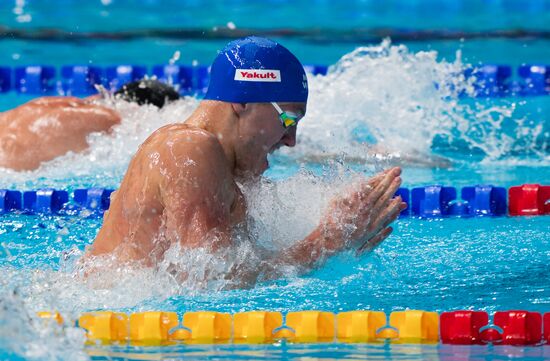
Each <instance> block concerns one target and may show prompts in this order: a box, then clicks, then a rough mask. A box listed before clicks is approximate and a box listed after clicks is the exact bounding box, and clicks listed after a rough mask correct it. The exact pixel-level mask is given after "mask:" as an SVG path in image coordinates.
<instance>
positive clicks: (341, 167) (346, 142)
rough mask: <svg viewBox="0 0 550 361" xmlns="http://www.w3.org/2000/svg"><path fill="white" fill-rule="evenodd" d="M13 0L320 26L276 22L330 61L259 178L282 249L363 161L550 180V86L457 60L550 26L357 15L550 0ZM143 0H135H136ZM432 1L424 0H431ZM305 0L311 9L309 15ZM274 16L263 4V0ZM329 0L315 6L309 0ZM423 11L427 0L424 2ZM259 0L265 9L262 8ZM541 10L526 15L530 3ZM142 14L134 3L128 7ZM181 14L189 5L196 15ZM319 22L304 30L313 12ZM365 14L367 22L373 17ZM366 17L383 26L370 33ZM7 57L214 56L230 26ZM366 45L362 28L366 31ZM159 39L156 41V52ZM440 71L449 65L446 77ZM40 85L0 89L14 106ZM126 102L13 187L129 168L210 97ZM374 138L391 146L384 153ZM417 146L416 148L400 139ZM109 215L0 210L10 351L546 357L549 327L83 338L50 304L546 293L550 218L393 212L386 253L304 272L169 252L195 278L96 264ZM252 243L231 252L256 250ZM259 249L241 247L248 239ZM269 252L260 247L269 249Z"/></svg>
mask: <svg viewBox="0 0 550 361" xmlns="http://www.w3.org/2000/svg"><path fill="white" fill-rule="evenodd" d="M59 4H60V5H59V6H55V7H52V6H51V5H48V4H46V3H45V2H39V1H36V2H35V1H30V2H26V1H15V2H10V3H7V2H3V3H2V4H0V23H1V24H3V25H4V26H6V27H9V28H11V29H19V30H23V31H25V32H26V33H25V34H28V33H30V32H32V31H34V30H36V29H38V30H39V29H40V28H55V29H57V30H59V31H68V32H71V31H72V32H80V33H82V32H94V31H103V32H108V33H113V34H120V32H121V31H134V30H136V29H138V30H139V29H147V30H148V31H149V30H158V29H161V30H162V29H172V28H175V27H178V28H184V29H187V30H189V29H199V30H203V31H204V32H205V33H208V34H215V32H214V33H210V31H213V29H214V27H220V28H221V27H229V28H232V27H236V29H237V30H240V29H253V30H254V29H257V30H258V31H259V30H262V29H286V28H289V29H292V30H300V31H301V30H304V29H305V30H308V29H309V30H311V29H312V28H314V29H321V30H320V31H319V34H320V35H319V36H317V37H313V36H311V33H307V34H303V33H302V34H298V35H296V36H290V37H283V36H281V35H275V36H273V37H274V38H275V39H277V40H280V41H281V42H282V43H283V44H284V45H286V46H287V47H288V48H289V49H290V50H292V51H293V52H295V53H296V54H297V56H298V57H299V58H300V60H302V62H304V63H308V64H327V65H333V67H332V68H331V70H330V71H329V74H328V75H327V76H316V77H313V76H311V77H310V79H309V82H310V92H311V94H310V101H309V104H308V114H307V115H306V118H304V119H303V121H302V122H301V124H300V126H299V130H298V145H297V146H296V147H295V148H294V149H286V150H281V151H280V152H279V153H278V154H275V155H274V156H273V157H272V158H270V165H271V167H270V169H269V170H268V171H267V172H266V174H265V176H266V177H265V179H264V180H263V181H262V182H261V183H260V184H259V185H256V186H255V187H251V188H246V189H245V190H246V192H245V194H246V196H247V202H248V203H249V205H250V212H249V214H248V217H249V220H250V224H251V228H252V236H253V237H252V238H253V241H255V242H257V243H259V244H261V245H262V246H264V247H266V248H268V249H272V250H273V251H276V250H279V249H282V248H284V247H286V246H288V245H290V244H292V242H294V241H296V240H297V239H301V238H303V237H304V236H305V235H307V234H308V232H309V231H311V230H312V229H313V228H314V227H315V225H316V223H317V222H318V221H319V218H320V217H321V215H322V213H323V210H324V208H325V207H326V204H327V203H328V201H329V199H330V197H331V196H332V195H334V194H336V193H338V192H339V191H341V190H342V188H343V187H344V185H345V183H346V182H348V181H349V180H350V178H353V177H356V176H358V175H359V174H364V175H367V176H370V175H372V174H374V173H375V172H376V171H379V170H381V169H383V168H385V167H388V166H391V165H394V164H400V165H402V166H403V182H404V184H403V185H404V186H405V187H409V188H412V187H415V186H422V185H428V184H444V185H448V186H454V187H457V189H459V188H460V187H463V186H468V185H475V184H493V185H497V186H504V187H510V186H513V185H520V184H524V183H541V184H548V183H549V182H548V180H550V120H549V119H548V114H550V112H549V110H550V109H549V108H550V97H548V96H538V97H507V98H475V97H471V96H461V95H460V94H461V93H462V92H464V93H467V94H470V95H472V84H471V83H469V82H468V81H467V80H465V79H463V78H462V77H460V74H461V73H462V71H463V70H464V68H465V67H466V66H467V65H468V64H474V65H476V64H478V63H501V64H509V65H512V66H514V67H517V66H518V65H520V64H522V63H542V64H550V50H549V49H550V46H549V45H550V40H549V39H548V37H547V36H546V37H545V36H540V37H527V38H487V39H483V38H481V39H470V38H468V36H466V38H465V39H463V40H461V39H452V40H433V39H432V40H430V39H423V40H415V41H404V42H396V43H394V44H391V43H389V42H387V41H384V42H381V39H376V41H375V42H368V43H367V42H366V41H364V39H363V38H361V37H358V36H351V37H350V36H348V35H349V34H347V35H346V34H344V35H345V36H343V35H342V34H343V33H342V31H346V30H349V29H357V28H365V29H375V28H381V27H387V28H390V29H393V30H396V31H397V30H400V29H401V30H403V29H402V27H403V26H402V24H403V23H404V21H403V19H404V18H405V14H406V19H407V22H406V24H407V27H408V29H405V30H413V31H417V30H423V29H424V30H425V29H451V30H460V31H464V32H474V31H490V30H494V29H516V28H518V27H519V28H527V29H529V30H536V31H545V30H546V31H547V30H548V25H547V24H549V23H550V12H549V11H548V9H549V7H550V5H549V3H548V2H547V1H532V2H529V3H528V4H525V3H524V2H519V1H518V2H514V1H512V2H500V1H486V2H482V3H479V2H476V1H463V2H460V3H458V2H454V1H437V2H429V1H428V2H426V3H424V2H403V1H391V2H385V3H384V5H381V3H380V2H377V1H366V2H365V1H350V2H346V3H345V5H344V3H338V2H332V3H331V2H326V1H316V2H315V6H310V5H306V2H302V1H298V2H291V1H284V0H277V1H269V2H250V1H249V2H244V1H237V0H235V1H226V2H218V1H211V2H205V1H187V2H185V5H182V4H181V2H178V1H166V2H160V1H155V0H142V1H136V2H132V1H101V2H94V3H92V2H89V3H88V2H85V3H82V4H81V3H77V2H76V1H70V0H64V1H60V2H59ZM136 4H138V5H136ZM426 4H427V5H426ZM304 6H308V9H311V12H312V14H311V15H308V16H303V14H302V12H303V8H304ZM268 10H269V13H268V14H269V16H256V15H257V14H264V13H267V12H268ZM313 14H315V16H314V15H313ZM411 14H412V15H411ZM252 15H254V16H252ZM526 18H528V19H529V23H528V27H527V25H526V24H525V19H526ZM121 19H131V20H132V21H121ZM182 24H184V25H183V26H182ZM309 30H308V31H309ZM367 33H368V32H367ZM369 34H370V33H369ZM0 39H1V41H0V65H8V66H19V65H26V64H50V65H55V66H57V67H59V66H62V65H67V64H77V63H88V62H91V63H93V64H97V65H111V64H119V63H120V64H121V63H129V62H131V63H136V64H143V65H147V66H151V65H155V64H162V63H166V62H167V61H168V60H169V59H171V58H173V57H174V54H175V53H176V51H180V52H181V56H180V59H179V60H178V61H179V62H180V63H182V64H189V63H191V62H193V61H196V62H198V63H201V64H208V63H209V62H210V61H211V60H212V59H213V58H214V56H215V54H216V50H217V49H219V48H221V47H222V46H223V44H225V43H226V41H227V39H225V38H223V37H216V36H213V37H212V38H211V39H205V37H204V36H201V33H200V32H199V35H198V36H195V37H191V36H188V35H187V36H183V37H182V36H178V37H174V38H170V37H167V36H164V35H163V36H149V35H147V36H137V37H134V38H132V39H130V40H128V39H122V40H116V39H111V40H108V39H98V38H93V37H91V38H81V39H78V40H74V41H73V40H70V39H65V40H59V39H57V40H56V39H53V38H51V39H46V40H44V39H43V40H40V41H38V40H32V39H30V38H25V37H21V36H20V37H17V36H5V37H2V38H0ZM360 46H366V47H365V48H359V49H357V50H356V48H357V47H360ZM144 49H147V51H146V52H145V51H144ZM434 84H438V86H437V87H435V86H434ZM28 99H30V97H29V96H23V95H20V94H16V93H13V92H11V93H6V94H1V95H0V110H6V109H10V108H12V107H13V106H16V105H18V104H22V103H23V102H25V101H27V100H28ZM106 102H107V103H108V104H109V105H110V106H112V107H114V108H116V109H117V110H118V111H119V112H120V114H121V115H122V117H123V121H122V124H121V125H120V126H118V127H117V128H116V129H114V131H113V133H112V134H110V135H98V134H95V135H91V136H90V138H89V142H90V150H89V151H88V152H85V153H82V154H67V155H66V156H63V157H60V158H58V159H56V160H54V161H51V162H49V163H46V164H44V165H43V166H42V167H41V168H40V169H38V170H36V171H33V172H13V171H10V170H5V169H0V188H9V189H18V190H30V189H38V188H43V187H54V188H57V189H66V190H69V191H72V190H74V189H76V188H80V187H93V186H94V187H108V188H117V187H118V185H119V183H120V180H121V179H122V177H123V175H124V172H125V170H126V167H127V165H128V162H129V160H130V159H131V157H132V155H133V154H134V153H135V151H136V149H137V147H138V146H139V144H140V143H141V142H142V141H143V140H144V139H145V138H146V137H147V136H148V135H149V134H150V133H151V132H153V131H154V130H155V129H157V128H159V127H160V126H163V125H165V124H168V123H171V122H177V121H183V120H184V119H185V118H186V117H187V116H188V115H189V114H190V113H191V111H192V110H193V109H194V108H195V107H196V105H197V104H198V100H197V99H195V98H191V97H186V98H184V99H182V100H180V101H178V102H177V103H175V104H172V105H169V106H167V107H166V108H164V109H162V110H160V111H159V110H157V109H156V108H154V107H150V106H143V107H137V106H135V105H133V104H126V103H123V102H113V103H111V102H110V101H106ZM370 143H376V144H377V146H378V147H380V148H383V149H385V150H386V151H387V152H388V153H391V154H392V155H391V156H390V157H378V156H375V155H372V152H373V149H372V147H371V145H370ZM406 157H408V158H411V159H409V160H403V159H404V158H406ZM100 225H101V219H100V218H97V217H87V216H86V215H81V216H51V215H35V216H29V215H22V214H13V213H10V214H5V215H0V272H1V274H2V277H0V359H21V360H23V359H25V360H26V359H36V360H45V359H51V360H58V359H59V360H60V359H67V360H69V359H70V360H75V359H79V360H80V359H82V360H87V359H93V360H106V359H108V360H147V359H151V360H160V359H166V360H168V359H170V360H174V359H184V358H191V359H243V360H245V359H258V358H272V359H333V358H341V359H365V358H369V359H386V360H387V359H403V360H409V359H412V360H420V359H429V360H464V359H472V360H501V359H512V358H522V359H532V360H544V359H548V358H549V356H550V347H549V346H544V347H507V346H495V347H493V346H473V347H468V346H460V347H459V346H448V345H399V344H368V345H367V344H336V343H330V344H311V345H293V344H289V343H284V342H283V343H278V344H274V345H214V346H200V345H193V346H190V345H177V346H166V347H132V346H127V347H126V346H110V347H108V346H99V345H88V346H83V345H84V339H85V336H84V333H83V331H82V330H81V329H78V328H74V327H65V328H64V329H56V328H53V329H52V328H49V327H42V326H41V325H42V324H41V323H40V321H39V320H37V319H36V317H35V316H34V314H35V312H36V311H39V310H58V311H59V312H61V313H62V314H63V315H64V316H65V317H66V318H67V319H73V320H74V319H76V318H78V316H79V315H80V314H81V313H82V312H86V311H92V310H100V309H109V310H115V311H122V312H138V311H146V310H165V311H175V312H178V313H179V314H180V316H181V314H183V313H184V312H187V311H197V310H212V311H221V312H230V313H236V312H242V311H250V310H258V309H260V310H273V311H280V312H282V313H286V312H290V311H299V310H308V309H319V310H325V311H330V312H335V313H337V312H342V311H349V310H358V309H361V310H381V311H385V312H386V313H387V314H389V313H390V312H392V311H397V310H404V309H422V310H428V311H437V312H443V311H451V310H457V309H471V310H485V311H487V312H489V313H492V312H494V311H497V310H509V309H525V310H529V311H537V312H548V311H550V307H549V304H550V281H549V278H548V274H549V272H550V262H549V259H550V218H549V217H548V216H539V217H500V218H490V217H488V218H470V219H461V218H447V219H435V220H423V219H416V218H412V217H405V218H401V219H399V220H398V221H397V222H396V227H395V231H394V233H393V234H392V236H391V237H390V238H388V239H387V240H386V241H385V242H384V243H383V244H381V245H380V246H379V247H378V248H377V249H376V250H374V251H373V252H372V253H369V254H365V255H362V256H356V255H355V254H354V252H352V251H350V252H345V253H342V254H340V255H338V256H335V257H333V258H331V259H329V260H328V261H327V262H326V263H325V264H324V265H322V266H320V267H319V268H317V269H316V270H314V271H312V272H309V273H307V274H305V275H300V274H297V273H296V272H295V270H284V271H282V272H281V273H282V275H281V277H280V278H279V279H277V280H275V281H262V282H259V283H258V284H257V285H254V286H251V287H247V288H244V289H243V288H233V287H231V284H228V283H224V282H218V281H216V280H215V279H210V280H209V281H207V282H204V281H203V279H204V277H202V278H201V275H204V273H205V272H206V271H211V270H213V272H214V273H215V272H221V273H223V270H224V267H226V266H227V264H226V261H227V259H225V258H223V257H217V256H212V255H208V254H205V253H201V252H197V253H193V254H185V255H182V254H177V253H176V254H175V256H174V258H173V259H170V260H169V261H170V262H173V263H176V264H177V265H178V267H181V268H182V269H183V270H185V271H187V272H189V273H190V274H192V275H194V276H196V277H195V278H193V277H191V278H190V279H188V280H186V281H184V282H180V281H178V280H175V279H174V278H173V277H172V276H171V275H170V273H169V272H167V271H166V269H165V267H164V266H165V265H166V264H163V265H162V266H161V267H158V268H157V269H126V268H122V269H117V270H113V271H112V272H110V273H106V274H98V275H93V276H91V277H88V278H83V277H81V276H80V274H79V272H80V271H81V270H80V269H79V265H78V262H77V260H78V259H79V257H80V256H81V255H82V253H83V251H84V249H85V247H86V246H87V245H89V244H91V242H92V241H93V239H94V237H95V235H96V233H97V231H98V229H99V227H100ZM246 250H247V249H246V247H244V248H243V247H241V248H237V249H236V252H235V255H234V258H231V262H242V260H243V258H244V259H247V258H246V257H247V256H254V254H252V255H250V254H249V253H246V252H245V251H246ZM239 252H243V253H239ZM253 259H254V257H250V259H249V262H251V264H253Z"/></svg>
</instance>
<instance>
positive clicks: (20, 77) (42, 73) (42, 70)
mask: <svg viewBox="0 0 550 361" xmlns="http://www.w3.org/2000/svg"><path fill="white" fill-rule="evenodd" d="M55 89H56V79H55V68H54V67H53V66H43V65H36V66H25V67H17V68H15V90H17V92H19V93H24V94H41V95H47V94H53V93H54V92H55Z"/></svg>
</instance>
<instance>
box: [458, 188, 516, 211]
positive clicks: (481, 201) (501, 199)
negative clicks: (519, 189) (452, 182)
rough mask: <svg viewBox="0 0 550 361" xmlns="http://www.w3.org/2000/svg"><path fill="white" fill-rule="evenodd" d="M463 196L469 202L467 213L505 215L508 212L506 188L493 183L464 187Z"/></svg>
mask: <svg viewBox="0 0 550 361" xmlns="http://www.w3.org/2000/svg"><path fill="white" fill-rule="evenodd" d="M461 198H462V199H463V200H464V201H466V202H467V207H466V213H465V214H466V215H469V216H503V215H505V214H506V188H503V187H493V186H492V185H477V186H474V187H464V188H462V191H461Z"/></svg>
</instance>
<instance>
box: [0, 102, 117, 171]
mask: <svg viewBox="0 0 550 361" xmlns="http://www.w3.org/2000/svg"><path fill="white" fill-rule="evenodd" d="M118 123H120V116H119V115H118V113H117V112H116V111H114V110H113V109H109V108H107V107H104V106H101V105H97V104H91V103H89V102H87V101H85V100H82V99H79V98H74V97H44V98H39V99H36V100H32V101H30V102H28V103H25V104H23V105H21V106H18V107H17V108H15V109H12V110H9V111H6V112H3V113H0V167H6V168H12V169H15V170H18V171H20V170H33V169H36V168H38V167H39V166H40V164H41V163H42V162H45V161H49V160H51V159H54V158H56V157H58V156H60V155H63V154H66V153H67V152H69V151H74V152H80V151H83V150H85V149H86V148H87V147H88V142H87V140H86V137H87V136H88V134H90V133H92V132H100V131H109V130H110V129H111V127H112V126H113V125H115V124H118Z"/></svg>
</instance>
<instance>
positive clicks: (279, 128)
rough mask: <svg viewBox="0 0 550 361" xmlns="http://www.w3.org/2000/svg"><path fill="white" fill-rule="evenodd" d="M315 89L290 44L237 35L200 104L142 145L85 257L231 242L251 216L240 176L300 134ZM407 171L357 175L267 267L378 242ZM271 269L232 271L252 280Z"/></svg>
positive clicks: (251, 174)
mask: <svg viewBox="0 0 550 361" xmlns="http://www.w3.org/2000/svg"><path fill="white" fill-rule="evenodd" d="M307 96H308V87H307V78H306V75H305V73H304V70H303V66H302V64H300V62H299V61H298V59H296V57H295V56H294V55H293V54H291V53H290V52H289V51H288V50H287V49H286V48H284V47H283V46H281V45H280V44H278V43H275V42H273V41H271V40H268V39H264V38H259V37H248V38H245V39H240V40H236V41H233V42H231V43H229V44H228V45H227V46H226V47H225V49H224V50H223V51H222V52H221V53H220V54H219V55H218V56H217V58H216V59H215V60H214V63H213V65H212V72H211V82H210V85H209V89H208V92H207V94H206V96H205V99H204V100H203V101H202V102H201V103H200V105H199V107H198V108H197V109H196V110H195V112H194V113H193V114H192V115H191V116H190V117H189V118H188V119H187V120H186V121H185V123H184V124H172V125H168V126H165V127H162V128H160V129H158V130H157V131H155V132H154V133H153V134H152V135H151V136H150V137H149V138H148V139H147V140H146V141H145V142H144V143H143V144H142V145H141V146H140V148H139V150H138V151H137V153H136V155H135V156H134V158H133V159H132V161H131V162H130V165H129V167H128V170H127V172H126V175H125V176H124V179H123V180H122V184H121V186H120V188H119V190H118V191H117V192H116V193H114V195H113V196H112V199H111V208H110V210H109V211H108V212H107V213H106V215H105V219H104V223H103V226H102V228H101V230H100V231H99V234H98V235H97V238H96V239H95V242H94V244H93V245H92V246H91V247H90V248H89V249H88V250H87V254H86V256H85V257H86V258H90V257H92V256H99V255H111V256H113V257H114V258H116V261H117V262H118V263H120V262H128V261H130V262H136V261H137V262H140V263H141V264H143V265H147V266H154V265H156V264H158V263H159V262H160V261H161V260H162V259H163V255H164V253H165V252H166V250H167V249H169V248H170V247H172V246H174V245H179V246H181V248H182V249H183V250H185V249H191V248H197V247H203V248H207V249H209V250H210V251H212V252H216V251H218V250H220V249H225V248H227V247H230V246H231V245H232V244H233V241H232V238H231V231H232V230H233V229H234V228H235V227H236V226H243V225H244V226H245V223H246V203H245V199H244V196H243V194H242V193H241V190H240V188H239V186H238V185H237V182H239V183H244V182H250V181H253V180H255V179H257V178H258V177H259V176H260V175H261V174H262V173H263V172H264V171H265V170H266V169H267V168H268V162H267V155H268V154H269V153H270V152H273V151H274V150H276V149H278V148H280V147H282V146H288V147H293V146H294V145H295V144H296V128H297V123H298V122H299V120H300V118H302V117H303V116H304V115H305V112H306V103H307ZM273 103H275V104H276V106H275V105H274V104H273ZM400 174H401V169H399V168H392V169H389V170H386V171H385V172H383V173H380V174H378V175H376V176H375V177H373V178H371V179H368V180H366V179H365V180H361V181H358V182H355V183H353V184H350V185H349V188H348V189H347V190H346V191H345V192H344V193H343V194H341V195H339V196H338V197H336V198H334V199H333V201H332V202H331V204H330V206H329V207H328V209H327V211H326V213H325V215H324V217H322V219H321V221H320V222H319V225H318V226H317V227H316V228H315V229H314V230H313V232H311V233H310V234H309V235H308V236H307V237H306V238H304V239H303V240H298V241H297V242H296V243H295V244H294V245H292V246H291V247H289V248H287V249H285V250H283V251H282V252H280V253H277V254H272V255H270V256H269V258H270V262H266V263H265V264H269V266H266V267H276V266H278V265H294V266H298V268H299V269H301V270H303V271H306V270H309V269H311V268H312V267H314V266H315V265H316V264H318V263H319V262H320V261H322V260H324V259H325V258H326V257H327V256H330V255H332V254H334V253H336V252H340V251H343V250H346V249H355V250H357V251H359V252H363V251H365V250H368V249H371V248H373V247H375V246H376V245H378V244H379V243H380V242H382V241H383V240H384V239H385V238H386V237H387V236H388V235H389V234H390V233H391V231H392V228H391V227H390V224H391V223H392V222H393V221H394V220H395V219H396V218H397V217H398V215H399V213H400V211H401V210H402V209H404V208H405V207H406V205H405V203H403V202H402V201H401V199H400V198H399V197H396V198H394V197H393V196H394V194H395V192H396V190H397V189H398V188H399V185H400V184H401V178H400ZM245 229H246V228H245ZM350 229H353V231H350ZM263 271H265V270H262V269H254V270H246V271H241V272H237V273H236V274H234V275H228V276H230V277H240V278H242V279H243V280H246V281H247V282H248V284H250V283H253V282H254V281H256V278H257V276H258V274H260V273H262V272H263Z"/></svg>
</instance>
